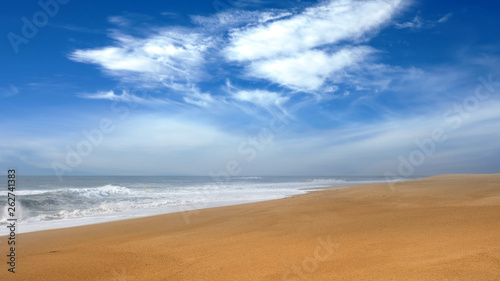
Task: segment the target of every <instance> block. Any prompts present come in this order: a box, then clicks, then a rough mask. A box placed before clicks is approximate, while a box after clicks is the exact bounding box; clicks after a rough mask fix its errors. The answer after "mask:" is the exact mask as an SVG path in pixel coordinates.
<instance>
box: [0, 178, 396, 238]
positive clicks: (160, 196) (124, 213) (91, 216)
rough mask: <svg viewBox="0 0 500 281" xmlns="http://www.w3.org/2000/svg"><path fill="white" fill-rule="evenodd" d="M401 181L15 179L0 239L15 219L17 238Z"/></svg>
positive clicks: (2, 194) (0, 221) (3, 200)
mask: <svg viewBox="0 0 500 281" xmlns="http://www.w3.org/2000/svg"><path fill="white" fill-rule="evenodd" d="M400 180H401V179H387V178H385V177H383V176H366V177H359V176H358V177H352V176H351V177H298V176H297V177H276V176H262V177H260V176H248V177H231V178H230V179H229V180H226V181H215V180H214V179H213V178H211V177H203V176H196V177H193V176H66V177H64V178H63V180H62V181H60V180H59V179H58V178H56V177H52V176H21V177H18V178H17V179H16V189H15V191H14V194H15V199H16V201H15V213H14V217H11V216H9V215H10V211H12V209H11V210H9V206H8V205H7V204H8V199H7V196H8V190H7V186H5V188H4V189H3V191H2V190H1V189H0V206H1V209H0V236H1V235H8V234H9V229H8V228H7V226H8V225H9V223H10V221H9V222H8V221H7V219H9V218H15V219H17V221H16V232H17V233H26V232H33V231H41V230H48V229H56V228H65V227H72V226H79V225H88V224H95V223H102V222H109V221H116V220H123V219H131V218H139V217H145V216H152V215H159V214H165V213H174V212H183V211H187V210H194V209H203V208H209V207H218V206H228V205H236V204H243V203H250V202H258V201H265V200H273V199H279V198H285V197H289V196H293V195H298V194H304V193H307V192H309V191H311V190H315V189H321V188H325V187H338V188H340V187H348V186H352V185H358V184H367V183H380V182H387V181H400ZM11 202H12V201H11ZM181 214H182V213H181ZM187 222H188V221H187Z"/></svg>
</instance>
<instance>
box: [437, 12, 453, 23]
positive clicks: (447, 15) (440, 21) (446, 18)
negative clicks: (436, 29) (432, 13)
mask: <svg viewBox="0 0 500 281" xmlns="http://www.w3.org/2000/svg"><path fill="white" fill-rule="evenodd" d="M452 16H453V13H448V14H446V15H445V16H444V17H442V18H440V19H439V20H438V22H439V23H443V22H447V21H448V20H449V19H450V18H451V17H452Z"/></svg>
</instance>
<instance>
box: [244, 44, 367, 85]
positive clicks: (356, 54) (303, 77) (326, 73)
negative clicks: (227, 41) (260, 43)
mask: <svg viewBox="0 0 500 281" xmlns="http://www.w3.org/2000/svg"><path fill="white" fill-rule="evenodd" d="M372 51H373V49H371V48H369V47H364V46H361V47H353V48H344V49H342V50H340V51H338V52H336V53H333V54H328V53H326V52H323V51H318V50H310V51H306V52H302V53H297V54H294V55H292V56H287V57H280V58H276V59H268V60H261V61H257V62H254V63H253V64H252V65H251V66H250V67H249V68H250V71H251V74H252V75H253V76H255V77H259V78H265V79H269V80H271V81H274V82H276V83H279V84H281V85H283V86H287V87H290V88H293V89H297V90H306V91H312V90H316V89H318V88H319V87H321V85H323V83H324V82H325V80H326V79H327V78H328V77H330V76H331V74H333V73H335V72H337V71H341V70H344V69H346V68H348V67H349V66H352V65H354V64H356V63H358V62H360V61H362V60H363V59H364V58H365V56H366V55H368V54H370V53H371V52H372Z"/></svg>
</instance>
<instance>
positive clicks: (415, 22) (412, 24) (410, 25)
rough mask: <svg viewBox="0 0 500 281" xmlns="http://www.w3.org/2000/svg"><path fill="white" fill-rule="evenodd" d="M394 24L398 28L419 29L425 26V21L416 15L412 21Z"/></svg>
mask: <svg viewBox="0 0 500 281" xmlns="http://www.w3.org/2000/svg"><path fill="white" fill-rule="evenodd" d="M394 25H395V26H396V28H397V29H404V28H410V29H412V28H414V29H418V28H421V27H422V26H424V23H423V22H422V19H420V17H419V16H415V18H414V19H413V20H412V21H409V22H404V23H395V24H394Z"/></svg>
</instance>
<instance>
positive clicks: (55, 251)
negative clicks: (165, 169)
mask: <svg viewBox="0 0 500 281" xmlns="http://www.w3.org/2000/svg"><path fill="white" fill-rule="evenodd" d="M5 238H6V237H1V241H0V251H1V253H2V257H3V258H0V261H1V264H2V266H1V271H0V280H44V281H46V280H51V281H52V280H55V281H56V280H65V281H67V280H122V281H131V280H217V281H220V280H231V281H236V280H328V281H330V280H443V281H444V280H448V281H452V280H456V281H459V280H460V281H462V280H500V174H497V175H443V176H436V177H431V178H427V179H422V180H417V181H411V182H403V183H397V184H395V185H394V186H390V185H388V184H373V185H365V186H357V187H349V188H344V189H337V190H333V189H330V190H323V191H316V192H311V193H309V194H306V195H300V196H294V197H291V198H287V199H280V200H273V201H267V202H259V203H251V204H244V205H237V206H229V207H219V208H210V209H204V210H199V211H192V212H188V213H174V214H166V215H160V216H154V217H147V218H140V219H132V220H125V221H118V222H110V223H104V224H97V225H89V226H82V227H73V228H66V229H59V230H49V231H41V232H34V233H26V234H18V235H17V240H18V243H17V265H16V273H15V274H12V273H9V272H8V271H7V268H8V265H7V264H6V261H7V257H6V256H5V254H4V253H6V252H7V244H6V239H5Z"/></svg>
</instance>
